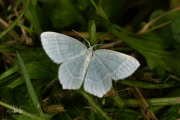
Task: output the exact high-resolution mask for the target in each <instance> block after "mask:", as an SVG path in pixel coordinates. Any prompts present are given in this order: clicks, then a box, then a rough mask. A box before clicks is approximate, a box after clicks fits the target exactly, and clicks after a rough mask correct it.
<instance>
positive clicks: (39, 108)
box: [17, 52, 45, 119]
mask: <svg viewBox="0 0 180 120" xmlns="http://www.w3.org/2000/svg"><path fill="white" fill-rule="evenodd" d="M17 58H18V62H19V65H20V68H21V70H22V73H23V75H24V78H25V82H26V85H27V88H28V91H29V94H30V96H31V99H32V101H33V104H34V105H35V107H36V108H37V110H38V111H39V114H40V116H41V117H43V118H44V119H45V117H44V114H43V112H42V109H41V106H40V104H39V101H38V98H37V96H36V93H35V90H34V88H33V86H32V83H31V80H30V78H29V75H28V73H27V71H26V68H25V65H24V62H23V60H22V58H21V56H20V54H19V52H17Z"/></svg>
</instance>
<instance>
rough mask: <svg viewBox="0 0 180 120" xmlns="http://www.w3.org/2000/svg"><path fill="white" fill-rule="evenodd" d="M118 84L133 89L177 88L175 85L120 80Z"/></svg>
mask: <svg viewBox="0 0 180 120" xmlns="http://www.w3.org/2000/svg"><path fill="white" fill-rule="evenodd" d="M118 83H120V84H123V85H128V86H133V87H140V88H147V89H163V88H170V87H174V86H177V84H150V83H146V82H140V81H135V80H121V81H119V82H118Z"/></svg>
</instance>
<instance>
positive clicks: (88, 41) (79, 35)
mask: <svg viewBox="0 0 180 120" xmlns="http://www.w3.org/2000/svg"><path fill="white" fill-rule="evenodd" d="M72 31H73V32H75V33H76V34H78V35H79V36H81V37H82V38H83V39H84V40H86V42H87V43H88V45H89V47H91V44H90V42H89V41H88V40H87V39H86V38H85V37H83V36H82V35H81V34H79V33H78V32H76V31H75V30H72Z"/></svg>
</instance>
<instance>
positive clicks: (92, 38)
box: [88, 19, 97, 46]
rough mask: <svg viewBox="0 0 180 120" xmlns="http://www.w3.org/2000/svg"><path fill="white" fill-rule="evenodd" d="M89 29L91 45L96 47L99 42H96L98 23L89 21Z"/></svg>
mask: <svg viewBox="0 0 180 120" xmlns="http://www.w3.org/2000/svg"><path fill="white" fill-rule="evenodd" d="M88 29H89V37H90V43H91V45H92V46H93V45H96V44H97V40H96V23H95V20H91V19H90V20H89V23H88Z"/></svg>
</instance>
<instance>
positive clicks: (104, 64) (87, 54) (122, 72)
mask: <svg viewBox="0 0 180 120" xmlns="http://www.w3.org/2000/svg"><path fill="white" fill-rule="evenodd" d="M41 42H42V46H43V48H44V50H45V52H46V53H47V55H48V56H49V57H50V58H51V59H52V60H53V61H54V62H55V63H57V64H60V63H62V64H61V65H60V67H59V71H58V77H59V81H60V83H61V85H62V87H63V89H79V88H80V87H81V86H82V85H83V87H84V90H85V91H86V92H88V93H91V94H93V95H95V96H98V97H102V96H103V95H104V94H106V93H107V92H108V91H109V90H110V88H111V86H112V80H115V81H117V80H119V79H124V78H126V77H128V76H130V75H131V74H132V73H133V72H134V71H135V70H136V69H137V68H138V67H139V65H140V64H139V62H138V61H137V60H136V59H135V58H133V57H131V56H128V55H125V54H123V53H119V52H116V51H112V50H105V49H99V50H96V51H93V49H92V47H90V48H88V49H87V47H86V46H85V45H84V44H82V43H81V42H79V41H78V40H76V39H74V38H71V37H68V36H66V35H63V34H59V33H55V32H44V33H42V34H41Z"/></svg>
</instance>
